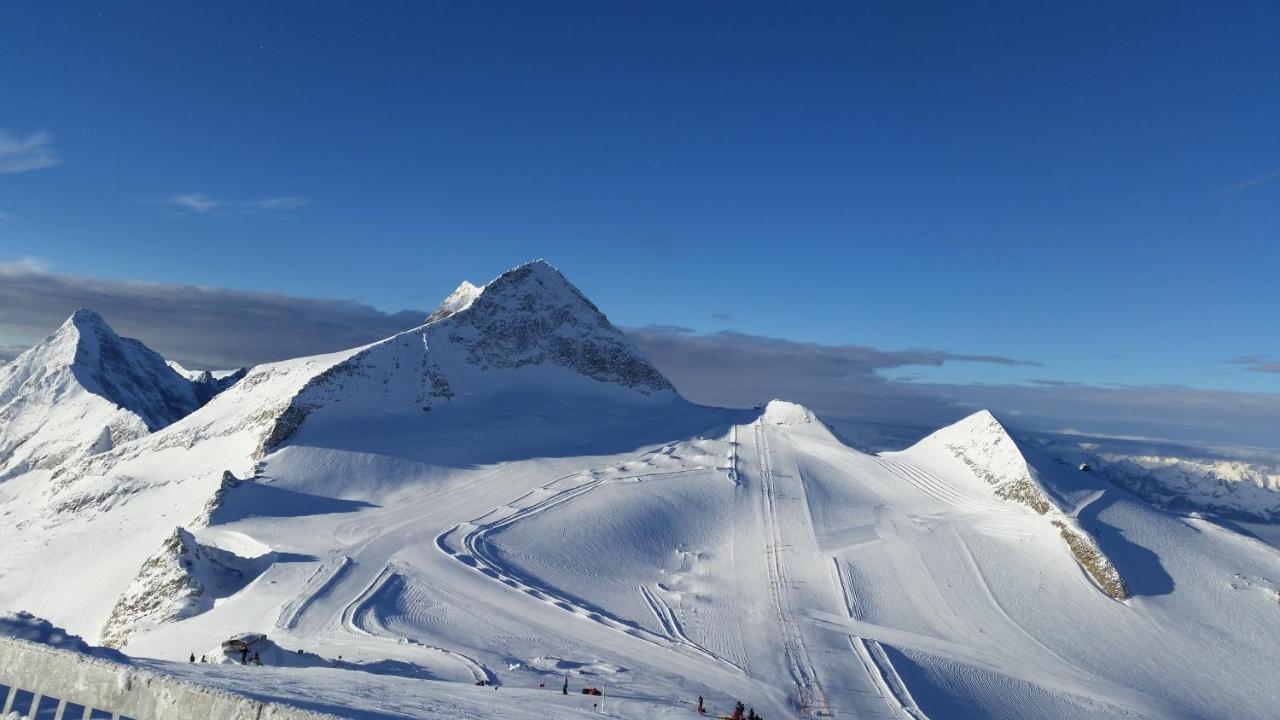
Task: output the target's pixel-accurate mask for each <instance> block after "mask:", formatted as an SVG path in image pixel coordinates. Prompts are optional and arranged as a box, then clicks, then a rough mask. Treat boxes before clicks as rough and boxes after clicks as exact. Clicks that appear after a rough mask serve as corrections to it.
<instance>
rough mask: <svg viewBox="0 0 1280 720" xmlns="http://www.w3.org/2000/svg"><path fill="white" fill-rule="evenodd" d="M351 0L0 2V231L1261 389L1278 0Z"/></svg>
mask: <svg viewBox="0 0 1280 720" xmlns="http://www.w3.org/2000/svg"><path fill="white" fill-rule="evenodd" d="M370 7H371V6H368V5H366V4H360V3H301V2H299V3H261V2H228V3H184V2H174V3H154V4H147V3H71V2H49V3H22V4H18V3H10V4H6V5H4V6H2V7H0V88H2V90H0V97H2V98H3V102H0V133H2V134H0V261H10V262H13V261H18V260H20V259H23V258H36V259H38V264H39V265H40V266H41V267H42V268H44V269H48V270H51V271H54V272H57V273H61V274H66V275H74V276H82V277H91V278H102V279H114V280H130V281H133V280H142V281H153V282H168V283H182V284H192V285H201V286H209V287H217V288H229V289H240V290H254V291H270V292H279V293H286V294H291V295H299V296H307V297H316V298H334V299H353V300H359V301H362V302H365V303H368V304H371V305H373V306H375V307H376V308H379V309H381V310H384V311H387V312H394V311H398V310H402V309H413V310H419V309H424V308H426V309H429V308H430V307H431V306H432V305H433V304H434V303H435V302H436V300H437V299H438V298H439V297H440V296H442V295H443V294H445V293H447V292H448V291H449V290H450V289H451V288H452V287H453V286H454V285H455V284H456V283H457V281H458V280H460V279H462V278H463V277H466V278H470V279H472V280H475V281H483V280H486V279H488V278H490V277H492V276H494V275H496V274H497V273H498V272H500V271H502V270H503V269H505V268H507V267H510V266H512V265H515V264H518V263H520V262H523V261H525V260H528V259H531V258H534V257H547V258H549V259H551V260H552V261H553V262H554V263H556V264H557V265H558V266H559V267H560V268H561V269H562V270H563V271H565V273H566V274H567V275H568V276H569V277H570V278H571V279H572V280H574V282H576V283H577V284H578V285H579V286H581V287H582V288H583V290H584V291H585V292H586V293H587V294H588V295H589V296H590V297H592V298H593V299H594V300H596V302H597V303H598V304H599V305H600V306H601V307H602V308H604V309H605V310H606V311H607V312H608V313H609V315H610V317H611V318H612V319H613V320H614V321H615V322H617V323H619V324H621V325H626V326H633V327H639V326H645V325H650V324H666V325H679V326H685V327H688V328H693V329H695V330H698V331H702V332H711V331H718V330H732V331H735V332H739V333H745V334H750V335H757V336H763V337H769V338H784V339H788V340H793V341H798V342H806V343H819V344H822V345H845V344H853V345H865V346H872V347H876V348H887V349H894V350H897V349H906V348H931V349H938V350H942V351H946V352H949V353H957V354H979V355H988V354H990V355H1000V356H1005V357H1009V358H1016V359H1021V360H1028V361H1034V362H1036V363H1040V364H1041V366H1034V367H1033V366H1026V365H1006V364H996V363H969V362H959V363H954V362H948V363H946V364H943V365H941V366H938V367H921V368H917V367H907V368H903V369H900V370H897V371H895V373H896V374H897V375H900V376H902V375H905V376H912V377H919V378H922V379H924V380H928V381H933V382H938V381H943V382H951V383H972V382H983V383H1021V382H1024V381H1028V380H1035V379H1052V380H1059V381H1076V382H1082V383H1088V384H1092V385H1105V384H1108V383H1117V384H1126V385H1147V384H1176V385H1186V386H1191V387H1196V388H1208V389H1225V390H1236V391H1246V392H1276V391H1280V373H1276V372H1257V371H1252V370H1250V369H1249V368H1250V367H1251V366H1262V367H1266V366H1267V363H1268V362H1270V361H1272V360H1274V359H1275V358H1276V357H1277V356H1280V347H1277V342H1276V337H1277V336H1276V315H1277V313H1276V307H1277V303H1276V299H1275V298H1276V290H1275V288H1276V280H1277V277H1278V271H1280V242H1277V240H1280V237H1278V236H1280V90H1278V88H1280V6H1277V5H1276V4H1275V3H1264V2H1253V3H1191V2H1151V3H1142V2H1138V3H1070V4H1064V5H1062V6H1060V7H1049V6H1047V4H1041V3H1008V4H1000V3H994V4H984V5H982V6H981V7H977V6H974V5H973V4H969V3H936V4H932V3H889V2H885V3H847V2H842V3H831V4H825V3H809V4H804V5H802V6H800V7H795V6H794V4H793V5H792V6H787V5H785V4H779V3H771V4H756V3H739V2H734V3H729V2H711V3H588V2H583V3H470V2H468V3H444V2H415V3H403V4H395V3H384V4H378V5H377V8H376V10H374V9H370ZM6 163H7V164H6ZM28 265H32V266H34V264H33V263H30V262H29V263H28ZM108 319H109V320H110V318H108ZM4 340H5V338H3V337H0V344H4ZM10 341H11V342H16V340H14V338H12V337H11V338H10ZM1239 357H1254V358H1255V362H1253V363H1251V364H1242V363H1228V362H1225V361H1227V360H1231V359H1233V358H1239Z"/></svg>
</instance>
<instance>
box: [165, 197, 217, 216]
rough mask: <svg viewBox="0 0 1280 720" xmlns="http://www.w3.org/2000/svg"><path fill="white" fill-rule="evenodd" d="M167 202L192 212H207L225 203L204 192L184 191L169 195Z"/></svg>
mask: <svg viewBox="0 0 1280 720" xmlns="http://www.w3.org/2000/svg"><path fill="white" fill-rule="evenodd" d="M169 204H170V205H172V206H174V207H178V208H182V209H184V210H190V211H191V212H194V213H207V212H212V211H214V210H217V209H218V208H220V207H222V206H223V205H225V204H226V203H224V202H222V201H221V200H216V199H214V198H211V197H209V196H208V195H205V194H204V193H186V194H183V195H173V196H171V197H170V198H169Z"/></svg>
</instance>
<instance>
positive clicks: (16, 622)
mask: <svg viewBox="0 0 1280 720" xmlns="http://www.w3.org/2000/svg"><path fill="white" fill-rule="evenodd" d="M0 635H4V636H7V637H11V638H17V639H19V640H26V641H27V642H33V643H40V644H41V645H48V646H50V647H55V648H58V649H60V650H70V651H72V652H78V653H82V654H85V655H92V656H93V657H98V658H103V659H105V660H114V661H116V662H124V661H126V660H127V658H126V656H125V655H124V654H122V653H120V652H118V651H116V650H113V649H111V648H103V647H94V646H93V645H90V644H89V643H87V642H85V641H84V639H83V638H81V637H80V636H79V635H74V634H72V633H70V632H68V631H66V630H64V629H63V628H60V627H58V626H56V625H54V624H53V623H51V622H49V621H48V620H45V619H44V618H41V617H36V616H35V615H32V614H31V613H29V612H23V611H18V612H6V613H0Z"/></svg>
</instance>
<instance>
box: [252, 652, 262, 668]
mask: <svg viewBox="0 0 1280 720" xmlns="http://www.w3.org/2000/svg"><path fill="white" fill-rule="evenodd" d="M253 664H254V665H257V666H258V667H262V658H260V657H258V653H256V652H255V653H254V654H253Z"/></svg>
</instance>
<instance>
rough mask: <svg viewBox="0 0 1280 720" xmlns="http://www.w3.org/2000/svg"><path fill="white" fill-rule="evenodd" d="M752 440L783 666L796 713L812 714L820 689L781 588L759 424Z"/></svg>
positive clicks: (778, 534) (769, 472)
mask: <svg viewBox="0 0 1280 720" xmlns="http://www.w3.org/2000/svg"><path fill="white" fill-rule="evenodd" d="M752 427H753V428H754V433H755V438H756V454H757V455H758V460H759V463H760V479H761V486H760V492H761V494H762V495H763V497H764V509H765V512H764V520H765V524H766V525H767V526H768V536H767V538H766V540H765V543H766V545H765V553H766V554H767V555H768V558H767V561H766V563H765V564H766V565H767V566H768V568H769V592H770V594H771V595H772V597H773V604H774V607H775V609H777V611H778V624H779V625H780V626H781V627H782V635H783V643H784V647H785V651H786V656H787V664H788V665H789V667H790V670H791V677H792V679H793V680H795V683H796V690H797V691H798V692H799V693H800V698H799V703H800V711H801V713H803V714H805V715H812V714H813V713H814V702H813V694H814V693H816V694H817V696H818V698H819V699H820V702H821V705H822V707H823V708H826V707H827V702H826V698H825V697H824V695H823V692H822V686H821V685H820V684H819V683H818V678H817V673H816V671H815V670H814V668H813V662H812V661H811V660H810V659H809V651H808V648H807V647H806V646H805V643H804V635H803V634H802V633H801V631H800V625H799V623H797V622H796V619H795V617H794V614H793V613H792V611H791V607H790V603H789V602H788V601H787V600H786V593H785V592H784V591H783V587H784V586H785V584H786V583H787V581H788V579H787V573H786V568H785V565H784V564H783V562H782V547H783V543H782V530H781V528H780V527H779V523H778V510H777V505H776V502H775V492H774V487H773V466H772V465H771V464H770V460H769V450H768V441H767V440H766V437H765V435H766V431H765V428H764V424H763V422H762V421H760V420H757V421H756V422H755V423H754V424H753V426H752Z"/></svg>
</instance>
